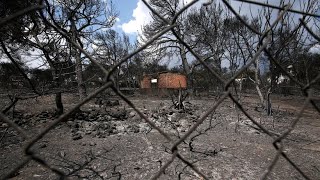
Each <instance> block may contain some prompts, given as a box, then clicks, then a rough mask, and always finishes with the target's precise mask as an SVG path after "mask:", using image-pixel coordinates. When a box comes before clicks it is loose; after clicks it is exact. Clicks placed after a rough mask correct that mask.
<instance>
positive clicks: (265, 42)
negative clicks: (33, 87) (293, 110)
mask: <svg viewBox="0 0 320 180" xmlns="http://www.w3.org/2000/svg"><path fill="white" fill-rule="evenodd" d="M142 1H143V3H144V4H145V5H146V6H147V7H148V9H149V10H150V11H151V12H152V13H153V14H154V15H156V16H158V17H159V18H160V19H161V20H162V21H163V22H165V24H166V25H165V28H163V30H161V31H160V32H159V33H157V34H156V35H154V36H153V37H152V38H151V39H149V40H148V41H147V42H146V43H145V44H143V45H141V46H140V47H139V48H138V49H136V50H135V51H133V52H132V53H130V54H129V55H127V56H126V57H125V58H123V59H122V60H121V61H119V62H118V63H117V64H115V65H114V66H113V67H112V68H111V69H109V70H108V69H106V68H104V67H103V66H102V65H101V64H100V63H99V62H98V61H97V60H96V59H95V58H94V57H92V56H91V55H90V54H89V53H88V52H87V51H86V50H84V49H83V48H82V47H81V46H79V44H78V43H76V42H74V41H73V40H72V39H70V38H69V36H68V35H67V34H65V32H63V31H62V30H61V29H59V27H57V26H55V25H54V24H52V23H51V22H50V21H48V20H47V19H46V17H45V16H44V15H43V14H41V11H39V12H40V14H41V15H42V19H43V21H44V22H45V23H46V24H47V25H49V26H51V27H52V28H53V29H55V30H56V31H57V32H59V33H60V34H61V35H62V36H63V37H64V38H66V39H67V40H68V41H69V42H71V43H72V45H73V46H75V47H76V48H77V49H78V50H79V51H81V53H82V54H84V55H85V56H86V58H88V59H89V60H90V61H91V62H92V63H94V64H95V65H96V66H98V67H99V68H100V69H101V70H102V71H103V72H104V73H105V75H106V77H107V78H106V81H105V84H104V85H103V86H102V87H100V88H99V89H97V90H96V91H95V92H93V93H91V94H90V95H88V96H87V97H86V98H85V99H83V100H82V101H81V102H79V103H78V104H76V105H75V106H74V107H73V108H71V109H70V110H69V111H68V112H66V113H64V114H63V115H61V116H60V117H59V118H57V119H56V120H54V121H53V122H51V123H50V124H49V125H48V126H47V127H46V128H44V129H41V131H40V133H39V134H38V135H36V136H33V137H31V136H30V135H29V134H28V133H27V131H26V130H24V129H23V128H21V127H19V125H17V124H16V123H14V122H13V121H12V120H10V119H9V118H8V117H6V115H4V114H3V113H0V119H1V120H2V121H3V122H5V123H7V124H8V125H9V126H10V127H11V128H13V129H14V130H15V131H16V132H18V133H19V135H20V136H21V137H22V138H24V139H25V140H26V143H25V148H24V155H25V157H26V158H25V159H24V160H23V161H21V162H20V163H19V164H18V165H17V166H16V167H15V168H14V169H12V170H11V171H10V173H9V174H6V175H2V176H3V177H2V179H6V178H8V177H11V176H12V175H13V174H15V173H16V172H18V171H19V170H20V169H21V168H23V167H25V166H26V165H27V164H28V163H29V162H30V161H35V162H37V163H39V164H40V165H41V166H43V167H45V168H47V169H49V170H51V171H52V172H54V173H56V174H57V175H59V176H60V178H61V179H63V178H66V176H67V175H66V174H64V172H63V171H61V170H59V169H56V168H54V167H52V166H51V165H50V164H48V163H47V161H46V160H45V159H42V158H40V157H39V156H38V155H37V153H36V152H34V151H33V150H32V147H33V146H34V145H35V143H37V142H38V141H39V140H41V139H42V138H43V137H44V136H45V135H46V134H47V133H48V132H49V131H51V130H52V129H53V128H55V127H56V126H57V125H58V124H59V123H61V122H63V121H66V120H67V119H68V118H69V117H70V116H71V115H72V114H73V113H74V112H76V111H77V110H78V109H79V108H80V107H81V106H83V105H84V104H86V103H87V102H88V101H90V100H91V99H93V98H94V97H96V96H97V95H99V94H101V93H102V92H103V91H105V90H106V89H111V90H112V91H113V92H114V93H115V94H116V95H117V96H118V97H120V98H121V99H122V100H123V101H124V102H126V103H127V104H128V105H129V106H130V107H131V108H133V109H134V111H135V112H136V113H137V114H138V115H139V116H140V117H141V118H142V119H143V120H144V121H145V122H147V123H148V124H149V125H150V126H151V127H152V128H153V129H155V130H157V131H158V132H159V133H160V134H161V135H162V136H163V137H164V138H165V139H167V140H168V141H169V142H170V144H171V147H170V153H171V156H170V158H169V160H167V162H165V163H164V164H162V166H161V168H160V169H159V171H158V172H157V173H155V174H154V175H153V177H152V179H158V178H159V177H160V176H161V175H162V174H164V173H165V170H166V169H167V168H168V167H169V166H170V165H171V164H172V163H173V162H174V160H176V159H179V160H180V161H181V162H183V163H184V164H185V165H186V166H187V167H189V168H191V169H192V170H193V171H194V172H195V173H196V174H197V175H198V176H200V177H201V178H202V179H210V177H209V176H208V175H207V174H206V173H204V172H202V171H201V170H200V169H202V168H201V167H197V166H196V165H194V162H192V160H189V159H188V158H186V157H184V156H183V155H182V153H181V150H180V149H179V146H181V144H183V143H184V141H185V140H187V139H188V138H189V137H190V136H191V134H192V133H194V132H196V131H197V128H198V127H199V126H200V125H201V124H202V123H203V122H204V121H205V120H206V119H207V118H208V117H209V116H210V115H211V114H212V113H213V112H215V111H216V110H217V108H219V106H220V105H221V104H222V103H223V102H225V101H226V100H227V99H229V100H231V101H232V102H233V103H234V104H235V105H236V107H237V108H238V110H240V112H241V113H243V115H245V116H246V117H247V118H248V119H250V121H251V122H252V123H253V124H254V125H255V126H256V128H258V129H259V130H260V131H262V132H263V133H265V134H266V135H268V136H269V137H270V138H272V145H273V147H274V149H275V151H276V154H275V156H274V157H273V159H272V161H271V163H270V164H269V166H268V167H266V168H265V173H264V174H262V175H261V178H262V179H267V178H268V176H269V175H270V174H271V173H272V171H273V169H274V168H275V166H276V164H277V163H278V161H279V159H280V158H281V157H282V158H284V159H285V160H286V161H287V162H288V163H289V164H290V165H291V166H292V167H293V168H294V169H295V170H296V171H297V172H299V173H300V174H301V175H302V176H303V177H304V178H305V179H311V178H310V177H309V176H308V175H307V174H306V173H305V172H304V171H303V170H302V169H301V168H300V166H299V164H297V163H295V162H294V160H292V159H290V157H289V156H288V155H287V152H286V151H284V149H285V145H284V144H283V141H284V140H285V139H286V138H288V136H289V135H290V133H291V132H292V131H293V130H294V129H295V127H296V125H297V124H298V122H299V120H301V118H302V117H303V113H304V111H305V109H306V107H307V106H308V105H309V104H310V103H311V104H312V106H313V107H314V108H315V109H316V110H317V111H318V112H319V113H320V110H319V107H317V105H316V103H315V100H317V97H315V96H314V94H313V91H312V87H313V85H314V84H316V83H318V81H319V79H320V73H319V74H318V75H317V76H316V78H315V79H313V80H311V81H310V82H309V83H307V84H304V83H302V82H300V81H298V80H297V79H296V78H295V77H294V76H292V75H291V74H290V72H288V70H287V69H286V68H285V67H282V66H281V65H280V64H279V63H278V61H277V59H276V57H273V55H272V53H271V52H270V51H269V49H268V46H270V43H271V41H272V39H271V33H273V30H274V28H275V27H276V26H277V25H278V24H279V23H282V22H281V21H283V19H284V18H285V16H286V15H287V14H288V13H294V14H299V15H301V16H302V18H300V19H299V20H300V24H298V25H297V26H296V28H297V29H298V28H305V29H306V30H307V31H308V33H309V34H310V35H311V36H312V37H313V38H314V39H315V40H316V41H318V43H319V40H320V37H318V36H317V35H316V33H315V32H314V31H313V30H312V29H311V28H310V27H308V24H307V23H306V21H305V19H306V18H308V17H317V18H319V15H316V14H313V13H310V12H302V11H299V10H295V9H292V7H291V5H290V4H283V6H275V5H270V4H267V3H262V2H258V1H249V0H238V1H239V2H242V3H249V4H254V5H258V6H264V7H267V8H270V9H276V10H278V11H279V13H278V14H277V17H276V18H273V21H272V22H269V27H268V28H266V30H265V31H264V32H260V31H259V30H257V29H255V27H253V26H252V25H250V24H248V23H247V21H246V20H244V19H243V17H242V16H241V15H240V14H239V13H238V12H237V11H236V10H235V9H233V7H232V6H231V3H232V2H234V1H231V2H230V1H228V0H222V3H223V4H224V5H225V7H226V8H227V9H229V10H230V11H231V12H232V13H233V15H234V16H235V17H236V18H237V19H238V20H240V22H241V23H242V24H244V25H245V26H246V27H247V28H248V29H249V30H251V31H252V32H253V33H255V34H256V35H257V36H258V37H259V46H258V47H259V48H257V50H256V52H255V53H254V54H253V55H252V57H251V59H249V60H248V62H247V63H246V64H245V65H243V66H242V67H241V68H240V69H239V70H238V71H237V72H236V73H235V74H234V75H233V76H232V77H230V78H227V79H226V78H225V77H222V76H221V75H220V74H219V73H218V72H217V71H216V70H215V69H214V68H212V67H211V66H210V65H209V64H207V63H206V61H205V59H204V58H202V57H201V56H200V55H199V54H197V52H195V51H194V49H193V48H192V47H191V45H189V44H188V43H187V42H185V41H184V39H183V38H182V37H181V35H180V34H179V33H178V32H177V30H176V29H175V28H176V26H177V24H176V22H177V19H178V18H179V17H180V16H181V15H182V14H183V13H184V12H185V11H186V10H187V9H189V8H191V7H192V6H194V5H195V4H196V3H197V2H198V1H197V0H194V1H191V2H190V3H188V4H187V5H185V6H184V7H183V8H181V9H180V10H179V12H177V13H176V14H175V15H174V17H173V18H171V19H166V18H165V17H163V16H161V15H160V14H159V13H158V12H157V11H156V10H154V9H153V8H152V6H150V5H149V4H148V2H147V1H145V0H142ZM211 3H213V1H208V2H206V3H204V4H202V5H203V6H207V5H210V4H211ZM44 7H45V6H34V7H30V8H28V9H26V10H24V11H22V12H19V13H17V14H15V15H13V16H12V17H8V18H5V19H1V21H0V24H5V23H7V22H8V21H10V20H12V19H13V18H14V17H15V16H20V15H22V14H25V13H28V12H30V11H34V10H39V9H41V8H44ZM167 32H171V33H172V34H173V35H174V36H175V38H176V39H177V41H179V43H181V44H182V45H183V46H184V47H185V48H186V49H187V50H188V51H189V52H190V53H191V54H192V56H193V57H195V58H196V60H197V61H199V63H201V64H202V65H203V66H204V67H205V68H206V69H207V70H208V71H209V72H210V74H211V76H212V77H215V78H216V79H218V80H219V81H220V82H221V83H222V84H223V85H224V91H223V92H221V94H222V95H221V96H220V97H219V98H218V99H217V100H215V101H214V104H213V105H212V106H211V107H210V108H209V109H208V110H207V111H206V112H205V113H204V114H203V115H202V116H201V117H200V118H198V119H197V120H196V123H195V124H193V125H192V127H190V128H189V130H188V131H187V132H185V133H184V134H183V135H182V136H181V137H179V139H174V138H172V137H171V136H170V135H169V134H168V133H166V132H165V131H164V130H163V129H161V127H159V126H157V125H156V123H154V122H153V121H151V120H150V119H149V118H148V117H147V116H146V115H145V114H144V113H143V112H142V111H141V110H140V109H139V108H137V107H136V106H135V104H134V103H133V102H132V101H131V100H130V99H129V98H128V97H127V96H126V95H124V94H122V93H121V92H120V91H119V90H118V89H117V88H116V87H115V82H114V81H113V80H112V78H111V75H112V74H113V73H114V71H116V69H117V68H118V67H119V66H121V64H123V63H125V62H126V61H128V60H129V59H130V58H131V57H133V56H134V55H136V54H137V53H139V52H141V51H142V50H144V49H146V48H147V47H148V46H149V45H150V44H152V43H153V42H154V41H155V40H156V39H157V38H159V37H161V36H162V35H164V34H165V33H167ZM262 53H265V54H266V55H267V56H268V57H269V59H270V61H272V63H274V64H275V66H277V68H279V69H281V71H282V72H283V73H284V74H285V75H286V76H288V77H289V78H290V80H291V81H293V82H294V83H295V84H296V85H297V86H299V87H300V88H301V91H302V92H303V94H304V96H305V100H304V102H303V106H302V107H301V109H300V110H299V113H298V115H297V116H296V117H295V119H294V120H293V121H292V123H291V125H290V126H289V127H288V128H287V129H286V130H285V131H283V132H282V133H275V132H273V131H271V130H269V129H268V128H266V127H264V125H263V124H261V123H259V121H258V120H257V119H256V118H254V117H253V116H251V115H250V113H249V112H248V111H247V110H246V109H245V108H244V107H243V105H242V103H241V102H240V101H239V99H238V98H237V97H236V96H235V95H234V94H233V93H232V92H231V86H232V84H233V83H234V82H235V80H236V79H237V78H238V77H239V76H240V75H241V74H242V73H243V72H244V71H245V70H247V69H248V68H249V67H250V66H252V65H253V64H254V63H255V62H256V60H257V59H258V58H259V57H260V55H261V54H262ZM208 78H209V77H208ZM315 120H316V119H315ZM57 138H58V137H57Z"/></svg>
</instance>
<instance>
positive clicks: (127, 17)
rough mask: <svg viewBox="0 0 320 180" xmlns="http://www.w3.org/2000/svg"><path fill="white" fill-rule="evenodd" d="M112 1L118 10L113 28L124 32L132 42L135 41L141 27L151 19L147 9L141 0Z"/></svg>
mask: <svg viewBox="0 0 320 180" xmlns="http://www.w3.org/2000/svg"><path fill="white" fill-rule="evenodd" d="M113 3H114V6H115V8H116V9H117V11H118V12H119V20H118V22H117V24H116V25H115V27H114V28H115V30H117V31H118V32H121V33H122V32H124V33H126V34H127V35H129V37H130V39H131V41H132V42H133V41H135V40H136V37H137V34H138V33H139V32H141V27H142V26H143V25H144V24H146V23H147V22H148V21H150V19H151V16H150V14H149V10H148V9H147V7H146V6H144V4H143V3H142V1H141V0H114V1H113Z"/></svg>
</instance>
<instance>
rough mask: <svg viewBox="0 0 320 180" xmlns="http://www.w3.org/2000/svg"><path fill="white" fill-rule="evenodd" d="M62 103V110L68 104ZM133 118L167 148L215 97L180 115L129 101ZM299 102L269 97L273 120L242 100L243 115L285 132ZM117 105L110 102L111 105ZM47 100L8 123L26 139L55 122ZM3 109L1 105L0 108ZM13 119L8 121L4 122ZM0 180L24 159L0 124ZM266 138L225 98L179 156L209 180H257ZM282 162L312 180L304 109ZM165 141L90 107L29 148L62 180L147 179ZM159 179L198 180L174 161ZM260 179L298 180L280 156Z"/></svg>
mask: <svg viewBox="0 0 320 180" xmlns="http://www.w3.org/2000/svg"><path fill="white" fill-rule="evenodd" d="M69 96H71V95H68V97H64V102H65V107H66V109H70V108H71V107H72V106H73V105H74V103H73V102H74V100H73V99H72V98H70V97H69ZM130 99H131V100H132V102H133V103H134V104H135V105H136V107H137V108H138V109H140V110H141V112H143V113H144V115H145V116H146V117H148V118H149V119H150V120H151V121H152V122H154V123H155V125H156V126H158V127H160V128H161V129H162V130H163V131H164V132H165V133H167V134H168V135H169V136H170V137H171V138H172V139H173V140H174V141H176V140H178V138H179V137H182V136H183V135H184V134H185V133H186V132H187V131H188V130H189V128H190V127H191V126H192V125H194V124H195V123H196V122H197V120H199V118H200V117H201V116H202V115H203V114H204V113H205V112H206V111H207V110H208V109H209V108H211V107H212V106H213V105H214V103H215V102H216V101H217V99H218V97H206V98H193V99H190V100H188V101H187V102H186V103H185V108H186V110H185V111H182V110H176V109H174V108H173V107H171V106H172V102H171V100H169V99H160V98H145V97H143V98H142V97H132V98H130ZM303 100H304V98H303V97H281V96H273V99H272V102H273V114H272V116H266V114H265V112H264V111H263V109H261V108H259V107H258V98H257V97H256V96H254V95H245V96H244V97H243V99H242V104H243V107H244V109H245V110H246V111H247V112H249V114H250V115H251V116H252V117H253V118H254V119H255V120H256V121H257V122H259V123H260V124H261V125H263V126H264V127H265V128H266V129H268V130H270V131H272V132H273V133H275V134H281V133H283V132H285V131H286V130H287V129H288V127H289V126H290V124H291V123H292V121H293V120H294V119H296V117H297V114H298V113H299V110H300V109H301V107H302V104H303V103H302V102H303ZM111 101H113V102H117V100H111ZM53 103H54V101H53V97H44V98H42V99H37V100H26V101H21V102H19V103H18V104H17V106H16V112H15V113H14V114H12V112H11V113H9V114H8V117H9V118H11V119H12V120H13V121H14V122H16V123H17V124H18V125H19V126H20V127H22V128H23V129H25V130H26V131H27V132H28V133H29V135H30V137H34V136H36V135H37V134H39V133H40V132H41V130H43V129H44V128H45V127H47V126H48V125H49V124H50V123H52V122H53V121H54V119H55V118H56V117H55V115H54V113H53V107H54V104H53ZM1 104H2V105H3V104H5V101H3V102H2V103H1ZM12 116H13V117H12ZM0 138H1V139H0V146H1V148H0V174H1V176H2V177H4V176H5V175H6V174H8V173H9V172H10V171H11V170H12V169H13V168H15V167H16V166H17V165H19V164H20V163H21V162H23V161H24V160H25V159H27V158H28V157H27V156H25V155H24V147H25V144H26V143H27V142H28V140H23V139H22V138H21V137H20V136H19V135H18V133H17V132H15V131H14V130H13V129H12V128H9V126H8V125H7V124H5V123H2V122H0ZM272 142H273V139H272V138H271V137H269V136H268V135H266V134H265V133H263V132H262V131H261V130H259V128H257V127H256V126H255V125H254V124H253V123H252V122H251V121H250V120H249V119H248V118H247V117H246V116H245V115H244V114H243V113H242V112H240V111H239V110H237V108H235V107H234V104H233V103H232V102H231V101H230V99H226V100H225V101H224V102H223V103H222V104H221V105H220V106H219V107H218V108H217V110H216V111H215V112H214V113H212V114H210V115H209V116H208V118H206V120H205V121H204V123H202V124H201V125H200V126H199V127H198V128H197V130H196V131H194V132H193V133H192V134H191V135H190V137H189V138H187V139H186V140H185V141H184V142H183V143H181V144H180V145H179V146H178V149H179V153H180V154H181V155H182V156H183V157H184V158H185V159H187V160H188V161H189V162H191V163H192V164H193V165H194V166H195V167H197V169H199V170H200V171H201V172H202V173H203V174H205V175H206V176H207V177H208V178H209V179H259V178H261V177H262V175H263V174H264V172H265V171H266V169H267V168H268V166H269V165H270V164H271V162H272V160H273V159H274V157H275V156H276V154H277V151H276V150H275V148H274V147H273V145H272ZM283 145H284V148H283V150H284V152H285V153H286V154H287V157H288V158H289V159H290V160H291V161H292V162H293V163H294V164H295V165H296V166H298V167H299V169H300V170H301V171H302V172H304V173H305V174H306V175H307V176H308V177H309V178H311V179H320V118H319V114H318V113H317V112H316V111H315V110H314V109H313V108H312V107H311V106H310V107H308V108H307V109H306V110H305V111H304V114H303V116H302V118H301V119H300V121H299V122H298V124H297V126H296V128H295V129H294V130H293V131H292V132H291V133H290V135H289V136H288V137H287V138H286V139H284V141H283ZM171 146H172V142H168V140H166V139H165V138H164V137H163V136H162V135H161V134H160V133H159V132H158V131H157V130H155V129H153V128H151V126H150V125H149V124H148V123H146V122H145V121H144V120H142V119H141V118H140V116H139V115H138V114H137V113H136V112H135V111H134V110H133V109H132V108H130V107H129V106H128V105H127V104H125V103H124V102H122V101H119V104H118V103H114V104H113V103H111V104H108V105H103V106H102V107H101V106H99V105H95V104H94V103H93V102H89V103H88V104H86V105H84V106H83V107H81V111H80V112H78V113H76V114H74V115H73V116H72V117H70V118H69V119H68V120H67V121H65V122H61V123H60V124H58V125H57V126H56V127H55V128H54V129H52V130H51V131H49V132H48V133H47V134H46V135H45V136H44V137H43V138H42V139H40V140H39V141H37V143H36V144H35V145H34V146H32V150H33V151H34V152H35V155H36V157H38V158H40V159H43V160H44V162H45V164H46V165H47V166H48V167H50V168H51V169H54V170H56V171H57V172H60V173H63V174H65V176H66V178H68V179H151V178H152V177H153V176H154V175H155V174H156V173H157V172H158V171H159V170H160V168H161V167H162V166H163V165H164V164H165V163H166V162H168V161H169V160H170V159H171V157H172V153H171ZM11 178H12V179H59V175H58V174H57V173H55V172H53V171H52V170H50V169H48V168H47V167H44V166H43V165H40V164H39V163H38V162H36V161H35V160H31V161H30V162H29V163H27V164H26V165H25V166H24V167H23V168H21V169H20V170H18V171H17V172H15V173H13V174H12V175H11ZM159 179H190V180H191V179H202V177H200V176H199V175H198V174H197V173H195V172H194V171H193V170H191V168H190V167H189V166H187V165H186V164H185V163H183V162H182V161H181V160H179V159H178V158H175V159H174V161H173V163H172V164H171V165H170V166H169V167H168V168H167V169H166V170H165V171H164V172H163V173H161V176H160V178H159ZM268 179H304V177H303V176H302V175H301V174H300V173H299V172H298V171H297V170H296V169H295V168H294V167H293V166H292V165H291V164H290V163H289V162H288V161H287V160H286V159H285V158H283V157H280V158H279V160H278V161H277V163H276V165H275V166H274V168H273V170H272V172H271V173H270V175H269V176H268Z"/></svg>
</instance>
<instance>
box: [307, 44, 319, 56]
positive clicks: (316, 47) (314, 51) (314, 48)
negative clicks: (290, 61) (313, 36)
mask: <svg viewBox="0 0 320 180" xmlns="http://www.w3.org/2000/svg"><path fill="white" fill-rule="evenodd" d="M309 53H312V54H320V44H316V45H314V46H312V47H311V48H310V49H309Z"/></svg>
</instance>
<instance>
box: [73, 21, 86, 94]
mask: <svg viewBox="0 0 320 180" xmlns="http://www.w3.org/2000/svg"><path fill="white" fill-rule="evenodd" d="M71 34H72V35H71V40H72V41H73V42H77V34H78V32H77V29H76V24H75V20H74V19H72V18H71ZM72 50H73V55H74V58H75V60H76V66H75V67H76V68H75V70H76V76H77V83H78V92H79V97H80V100H82V99H84V98H85V97H86V96H87V91H86V86H85V84H84V81H83V74H82V63H81V53H80V51H79V50H78V49H77V48H75V47H72Z"/></svg>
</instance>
